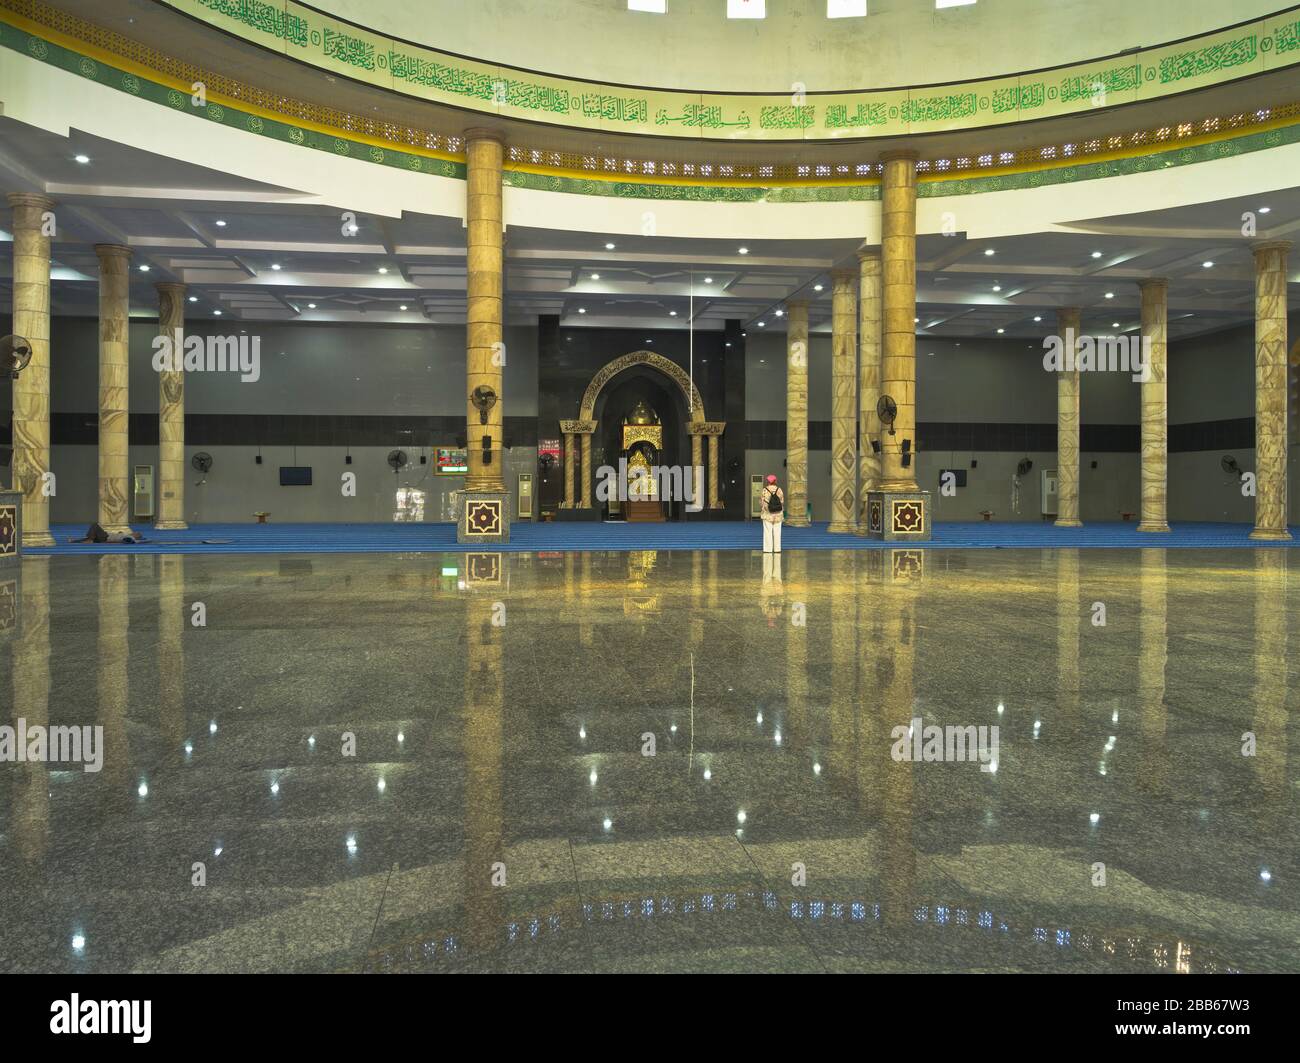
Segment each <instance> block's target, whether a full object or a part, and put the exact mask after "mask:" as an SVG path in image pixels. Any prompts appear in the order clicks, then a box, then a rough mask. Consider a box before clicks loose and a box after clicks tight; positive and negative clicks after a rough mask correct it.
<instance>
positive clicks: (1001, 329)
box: [998, 328, 1006, 336]
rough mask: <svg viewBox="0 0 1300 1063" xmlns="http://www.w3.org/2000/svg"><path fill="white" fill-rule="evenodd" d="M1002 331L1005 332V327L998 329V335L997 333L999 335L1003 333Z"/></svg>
mask: <svg viewBox="0 0 1300 1063" xmlns="http://www.w3.org/2000/svg"><path fill="white" fill-rule="evenodd" d="M1004 332H1006V329H1004V328H1000V329H998V335H999V336H1001V335H1002V333H1004Z"/></svg>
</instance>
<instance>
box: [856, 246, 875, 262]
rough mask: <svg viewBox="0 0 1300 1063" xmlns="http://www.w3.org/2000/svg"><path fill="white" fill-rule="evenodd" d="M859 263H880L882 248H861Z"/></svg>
mask: <svg viewBox="0 0 1300 1063" xmlns="http://www.w3.org/2000/svg"><path fill="white" fill-rule="evenodd" d="M857 256H858V261H859V262H879V261H880V248H878V247H859V248H858V250H857Z"/></svg>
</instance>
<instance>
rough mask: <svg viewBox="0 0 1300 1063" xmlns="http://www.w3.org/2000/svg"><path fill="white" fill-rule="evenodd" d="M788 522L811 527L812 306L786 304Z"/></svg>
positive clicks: (793, 524)
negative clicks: (810, 395)
mask: <svg viewBox="0 0 1300 1063" xmlns="http://www.w3.org/2000/svg"><path fill="white" fill-rule="evenodd" d="M786 321H787V322H788V324H787V325H786V330H787V331H786V347H787V350H786V359H785V476H786V487H785V523H786V524H789V525H791V526H793V527H798V528H803V527H807V525H808V304H807V303H806V302H804V301H803V300H802V299H795V300H791V302H790V303H788V304H787V305H786Z"/></svg>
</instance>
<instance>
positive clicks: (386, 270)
mask: <svg viewBox="0 0 1300 1063" xmlns="http://www.w3.org/2000/svg"><path fill="white" fill-rule="evenodd" d="M379 272H380V273H387V272H388V267H387V266H380V267H379Z"/></svg>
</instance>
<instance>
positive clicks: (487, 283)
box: [465, 129, 506, 492]
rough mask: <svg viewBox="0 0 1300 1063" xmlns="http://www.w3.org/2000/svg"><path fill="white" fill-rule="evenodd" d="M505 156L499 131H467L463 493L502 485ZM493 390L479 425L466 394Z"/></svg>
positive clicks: (477, 413) (501, 490)
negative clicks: (487, 445)
mask: <svg viewBox="0 0 1300 1063" xmlns="http://www.w3.org/2000/svg"><path fill="white" fill-rule="evenodd" d="M504 155H505V141H504V138H503V137H502V135H501V134H500V133H498V132H496V131H494V130H490V129H469V130H466V132H465V164H466V171H467V195H466V215H465V224H466V228H467V229H468V250H469V257H468V267H467V268H468V281H467V292H468V306H467V314H466V322H467V330H468V331H467V338H466V343H467V352H466V387H465V391H466V420H467V424H468V431H467V433H466V434H467V437H468V438H467V440H466V442H467V445H468V447H469V472H468V474H467V475H466V477H465V490H466V491H500V492H504V491H505V489H506V486H505V479H504V476H503V470H502V467H501V463H502V460H503V450H502V424H503V423H504V408H505V397H504V395H503V394H502V378H503V375H504V374H503V368H504V359H503V357H502V354H503V352H504V348H503V347H502V346H501V337H502V292H503V288H504V280H503V275H502V274H503V267H504V262H505V252H504V242H503V240H502V224H501V218H502V213H501V164H502V160H503V158H504ZM479 387H487V388H491V389H492V391H493V392H494V393H495V395H496V398H497V401H496V404H495V405H494V406H493V407H492V408H491V409H490V410H489V411H488V414H487V423H486V424H483V423H481V418H480V414H479V410H478V408H477V407H476V406H475V405H474V403H473V402H472V401H470V398H469V396H471V395H472V394H473V393H474V389H475V388H479ZM484 436H489V437H491V451H490V457H491V462H490V463H488V462H487V461H485V460H484V453H483V445H482V441H483V437H484Z"/></svg>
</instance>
